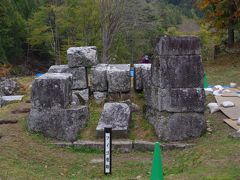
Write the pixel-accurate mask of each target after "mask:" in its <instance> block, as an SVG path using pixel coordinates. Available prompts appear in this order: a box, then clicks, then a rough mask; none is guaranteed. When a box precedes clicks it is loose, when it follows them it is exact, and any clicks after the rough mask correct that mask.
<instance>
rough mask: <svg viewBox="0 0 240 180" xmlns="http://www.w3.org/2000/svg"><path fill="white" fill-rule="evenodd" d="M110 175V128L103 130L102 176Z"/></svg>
mask: <svg viewBox="0 0 240 180" xmlns="http://www.w3.org/2000/svg"><path fill="white" fill-rule="evenodd" d="M111 173H112V128H104V174H106V175H107V174H111Z"/></svg>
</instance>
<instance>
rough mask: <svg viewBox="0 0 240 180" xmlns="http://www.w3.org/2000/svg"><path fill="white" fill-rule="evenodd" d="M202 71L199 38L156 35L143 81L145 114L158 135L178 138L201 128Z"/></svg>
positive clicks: (202, 120)
mask: <svg viewBox="0 0 240 180" xmlns="http://www.w3.org/2000/svg"><path fill="white" fill-rule="evenodd" d="M203 74H204V70H203V66H202V61H201V55H200V40H199V38H197V37H193V36H184V37H167V36H165V37H162V38H160V40H159V42H158V44H157V47H156V52H155V56H154V58H153V63H152V67H151V78H150V79H148V80H145V83H144V84H146V86H145V87H144V95H145V100H146V105H147V106H146V109H145V110H146V112H145V115H146V118H147V119H148V121H149V122H150V123H151V124H152V125H153V126H154V128H155V131H156V134H157V135H158V137H159V139H161V140H164V141H179V140H185V139H188V138H193V137H199V136H200V135H201V134H203V133H204V132H205V130H206V123H205V120H204V114H203V113H204V103H205V92H204V89H203Z"/></svg>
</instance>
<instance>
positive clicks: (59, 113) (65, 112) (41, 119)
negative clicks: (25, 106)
mask: <svg viewBox="0 0 240 180" xmlns="http://www.w3.org/2000/svg"><path fill="white" fill-rule="evenodd" d="M88 119H89V112H88V108H87V107H86V106H81V107H78V108H70V109H34V108H33V109H31V111H30V114H29V118H28V122H27V124H28V128H29V130H30V131H34V132H40V133H43V134H44V135H45V136H48V137H52V138H56V139H59V140H65V141H70V142H73V141H75V140H76V139H77V138H78V133H79V131H80V129H81V128H82V127H84V126H85V124H86V122H87V120H88Z"/></svg>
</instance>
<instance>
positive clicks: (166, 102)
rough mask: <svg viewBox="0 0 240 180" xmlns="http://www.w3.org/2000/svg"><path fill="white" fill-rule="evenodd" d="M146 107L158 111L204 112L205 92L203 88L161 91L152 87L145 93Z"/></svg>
mask: <svg viewBox="0 0 240 180" xmlns="http://www.w3.org/2000/svg"><path fill="white" fill-rule="evenodd" d="M145 100H146V105H148V106H151V107H152V108H154V109H157V110H158V111H168V112H204V110H205V106H204V103H205V92H204V89H203V88H175V89H161V88H158V87H154V86H152V87H150V88H149V90H148V91H147V92H146V93H145Z"/></svg>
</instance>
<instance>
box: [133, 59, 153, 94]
mask: <svg viewBox="0 0 240 180" xmlns="http://www.w3.org/2000/svg"><path fill="white" fill-rule="evenodd" d="M150 70H151V64H134V88H135V90H137V91H141V90H143V86H144V80H145V81H148V79H150V77H149V75H150V76H151V74H150V73H151V72H150Z"/></svg>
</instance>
